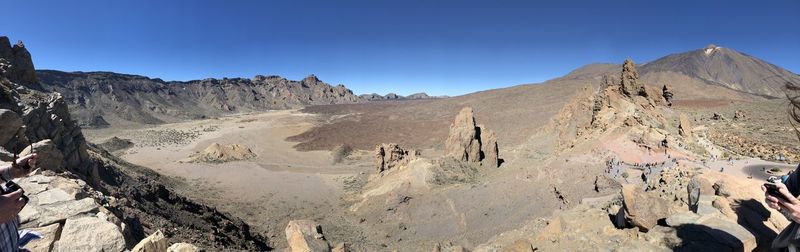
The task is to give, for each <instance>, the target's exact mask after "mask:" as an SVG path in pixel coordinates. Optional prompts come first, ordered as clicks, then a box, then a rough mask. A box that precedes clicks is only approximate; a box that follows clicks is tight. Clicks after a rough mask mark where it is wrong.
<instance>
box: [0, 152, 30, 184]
mask: <svg viewBox="0 0 800 252" xmlns="http://www.w3.org/2000/svg"><path fill="white" fill-rule="evenodd" d="M16 163H17V165H16V167H15V166H14V165H12V164H7V165H3V166H0V175H2V178H3V180H12V179H15V178H21V177H24V176H26V175H28V173H30V172H31V171H32V170H33V168H34V167H36V153H33V154H28V155H25V156H24V157H20V158H18V159H17V162H16Z"/></svg>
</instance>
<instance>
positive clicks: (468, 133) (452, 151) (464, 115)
mask: <svg viewBox="0 0 800 252" xmlns="http://www.w3.org/2000/svg"><path fill="white" fill-rule="evenodd" d="M478 130H479V128H478V127H476V125H475V117H474V116H473V112H472V108H470V107H464V108H463V109H461V112H459V113H458V115H457V116H456V119H455V120H454V121H453V124H452V125H450V134H449V135H448V137H447V141H446V142H445V148H444V149H445V155H446V156H451V157H454V158H456V159H457V160H460V161H467V162H480V158H481V155H480V153H481V141H480V132H479V131H478Z"/></svg>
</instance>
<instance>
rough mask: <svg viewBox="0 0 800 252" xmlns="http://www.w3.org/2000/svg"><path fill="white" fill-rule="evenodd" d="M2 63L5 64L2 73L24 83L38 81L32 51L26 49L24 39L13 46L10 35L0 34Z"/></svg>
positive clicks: (0, 72)
mask: <svg viewBox="0 0 800 252" xmlns="http://www.w3.org/2000/svg"><path fill="white" fill-rule="evenodd" d="M0 59H1V60H0V62H1V63H0V64H5V65H6V66H4V67H2V68H4V71H0V75H1V76H4V77H6V78H8V79H9V80H11V81H13V82H17V83H22V84H33V83H37V82H38V79H37V78H36V70H35V69H34V67H33V59H32V58H31V53H30V52H28V50H27V49H25V44H23V43H22V41H19V42H17V43H16V44H15V45H14V46H11V42H10V41H9V39H8V37H6V36H0Z"/></svg>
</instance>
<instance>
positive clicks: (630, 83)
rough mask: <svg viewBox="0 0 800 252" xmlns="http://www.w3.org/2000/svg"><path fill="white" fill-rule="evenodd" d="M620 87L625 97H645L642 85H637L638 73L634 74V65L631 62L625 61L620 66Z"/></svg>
mask: <svg viewBox="0 0 800 252" xmlns="http://www.w3.org/2000/svg"><path fill="white" fill-rule="evenodd" d="M620 79H621V80H620V85H621V86H622V87H621V88H622V92H623V93H624V94H625V95H627V96H634V95H641V96H647V92H646V91H645V89H644V85H643V84H642V83H639V73H637V72H636V64H634V63H633V60H631V59H626V60H625V63H623V64H622V74H621V75H620Z"/></svg>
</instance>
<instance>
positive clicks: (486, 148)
mask: <svg viewBox="0 0 800 252" xmlns="http://www.w3.org/2000/svg"><path fill="white" fill-rule="evenodd" d="M479 128H480V129H482V130H481V149H482V150H483V151H482V153H483V160H481V165H483V166H487V167H498V166H500V158H499V156H498V150H497V135H495V134H494V131H491V130H488V129H486V127H484V126H483V125H480V126H479Z"/></svg>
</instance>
